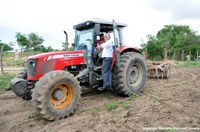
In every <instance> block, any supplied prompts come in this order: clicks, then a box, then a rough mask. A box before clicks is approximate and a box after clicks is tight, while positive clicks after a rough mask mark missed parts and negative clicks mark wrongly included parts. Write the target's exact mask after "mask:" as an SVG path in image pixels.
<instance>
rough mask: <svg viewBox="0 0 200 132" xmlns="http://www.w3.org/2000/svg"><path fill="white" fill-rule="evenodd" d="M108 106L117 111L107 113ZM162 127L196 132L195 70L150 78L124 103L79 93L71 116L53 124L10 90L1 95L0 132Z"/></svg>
mask: <svg viewBox="0 0 200 132" xmlns="http://www.w3.org/2000/svg"><path fill="white" fill-rule="evenodd" d="M112 102H115V104H117V107H116V109H114V108H113V110H110V109H109V108H108V107H109V105H110V104H111V103H112ZM164 127H165V130H166V129H167V127H170V128H171V129H176V128H179V130H180V131H190V130H192V131H195V129H196V130H199V131H200V68H179V69H173V71H172V74H171V76H170V78H169V79H149V80H148V81H147V83H146V86H145V89H144V91H143V92H142V93H140V94H139V95H134V96H131V97H129V98H122V97H120V96H118V95H115V94H114V93H112V92H104V93H98V92H95V91H93V92H91V91H90V92H84V93H83V95H82V99H81V104H80V106H79V109H78V110H77V111H76V113H75V114H74V115H72V116H70V117H69V118H65V119H61V120H58V121H54V122H49V121H45V120H43V119H41V118H40V117H39V116H37V115H35V113H34V111H33V108H32V106H31V101H24V100H22V99H21V98H19V97H17V96H16V95H15V94H13V93H12V91H8V92H4V93H0V132H15V131H17V132H21V131H34V132H39V131H42V132H56V131H63V132H66V131H67V132H68V131H69V132H89V131H100V132H101V131H124V132H127V131H131V132H132V131H144V130H150V128H157V129H158V128H160V129H161V128H164ZM191 128H193V129H191ZM198 128H199V129H198ZM181 129H182V130H181Z"/></svg>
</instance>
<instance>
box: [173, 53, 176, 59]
mask: <svg viewBox="0 0 200 132" xmlns="http://www.w3.org/2000/svg"><path fill="white" fill-rule="evenodd" d="M175 56H176V51H174V54H173V60H175Z"/></svg>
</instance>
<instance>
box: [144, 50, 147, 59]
mask: <svg viewBox="0 0 200 132" xmlns="http://www.w3.org/2000/svg"><path fill="white" fill-rule="evenodd" d="M144 57H145V60H147V48H146V49H145V52H144Z"/></svg>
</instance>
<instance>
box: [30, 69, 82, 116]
mask: <svg viewBox="0 0 200 132" xmlns="http://www.w3.org/2000/svg"><path fill="white" fill-rule="evenodd" d="M80 89H81V87H80V85H79V82H78V81H77V79H76V78H75V77H74V75H72V74H71V73H69V72H67V71H52V72H49V73H47V74H45V75H44V76H43V77H42V78H41V79H40V80H39V81H38V82H37V83H36V86H35V88H34V90H33V94H32V100H31V101H32V105H33V107H34V110H35V111H36V113H37V114H39V115H40V116H42V117H43V118H44V119H46V120H56V119H60V118H64V117H68V116H70V115H71V114H74V112H75V110H76V109H77V106H78V103H79V100H80V94H81V90H80Z"/></svg>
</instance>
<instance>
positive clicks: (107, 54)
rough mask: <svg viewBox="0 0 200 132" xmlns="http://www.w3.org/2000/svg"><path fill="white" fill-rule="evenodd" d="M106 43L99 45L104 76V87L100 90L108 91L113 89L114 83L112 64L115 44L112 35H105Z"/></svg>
mask: <svg viewBox="0 0 200 132" xmlns="http://www.w3.org/2000/svg"><path fill="white" fill-rule="evenodd" d="M104 41H105V42H104V43H102V44H101V45H97V49H99V50H103V51H102V58H103V63H102V76H103V87H99V88H98V90H100V91H102V90H106V89H107V90H108V89H111V82H112V73H111V64H112V56H113V45H114V44H113V42H112V40H110V35H109V34H105V35H104Z"/></svg>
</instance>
